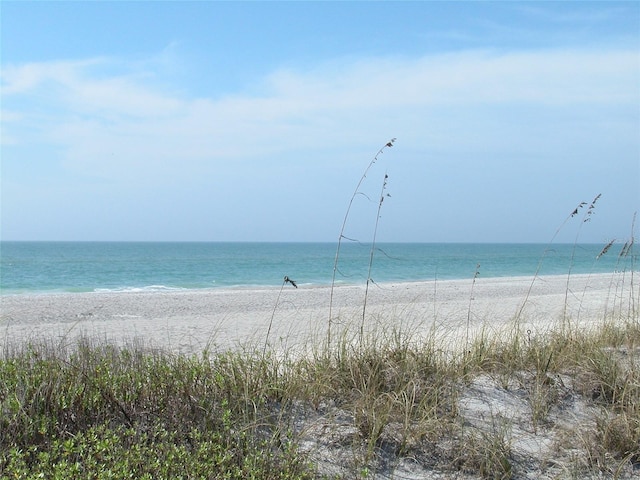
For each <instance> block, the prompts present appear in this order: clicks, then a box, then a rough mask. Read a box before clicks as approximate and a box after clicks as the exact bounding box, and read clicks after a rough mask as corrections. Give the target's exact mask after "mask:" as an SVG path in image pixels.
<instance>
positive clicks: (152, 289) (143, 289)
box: [93, 285, 188, 293]
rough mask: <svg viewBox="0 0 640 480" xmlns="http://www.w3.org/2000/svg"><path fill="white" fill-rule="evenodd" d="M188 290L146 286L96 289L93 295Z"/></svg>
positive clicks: (163, 286) (164, 286)
mask: <svg viewBox="0 0 640 480" xmlns="http://www.w3.org/2000/svg"><path fill="white" fill-rule="evenodd" d="M185 290H188V289H187V288H183V287H168V286H166V285H147V286H145V287H117V288H96V289H94V290H93V291H94V292H95V293H145V292H182V291H185Z"/></svg>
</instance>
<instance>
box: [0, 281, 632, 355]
mask: <svg viewBox="0 0 640 480" xmlns="http://www.w3.org/2000/svg"><path fill="white" fill-rule="evenodd" d="M632 278H633V279H634V285H633V286H632V284H631V279H632ZM639 278H640V275H639V274H635V276H632V275H631V274H630V273H629V272H627V273H625V274H622V273H615V274H597V275H573V276H570V277H569V276H567V275H558V276H540V277H537V278H535V279H533V277H509V278H503V277H502V278H500V277H499V278H477V279H476V280H475V281H473V279H468V280H442V281H424V282H412V283H384V284H379V285H377V284H376V285H370V286H369V291H368V295H367V307H366V314H365V325H366V326H367V327H371V326H384V327H392V328H393V327H394V326H398V327H399V328H402V327H401V326H404V327H406V326H408V325H411V327H410V328H412V329H415V330H416V331H419V330H420V329H423V330H424V331H426V330H429V329H433V328H435V329H437V330H440V331H442V332H447V334H448V335H449V336H452V337H455V336H459V335H460V334H461V332H462V331H465V330H466V327H467V323H469V326H470V327H471V328H472V329H474V330H477V329H479V328H495V329H496V330H499V329H500V328H502V327H504V326H505V325H508V324H509V323H510V322H512V321H513V319H514V317H515V316H516V314H517V313H518V312H520V311H521V312H522V315H521V317H520V320H521V323H522V325H524V328H527V329H532V330H534V331H538V330H544V329H548V328H550V327H551V326H553V324H554V322H558V321H559V320H560V319H561V318H563V317H565V318H570V319H571V320H572V321H574V322H584V323H589V322H594V321H598V320H602V319H604V317H605V316H610V315H616V314H617V313H618V312H620V313H622V312H623V310H624V309H625V308H627V309H628V306H629V303H630V301H629V299H630V298H632V297H631V295H635V299H634V301H635V305H636V307H635V308H636V310H635V312H636V315H637V312H638V306H639V305H640V298H638V292H639V291H640V285H638V283H639V282H638V279H639ZM299 287H300V288H297V289H296V288H293V287H291V286H288V285H287V286H284V287H283V288H274V287H261V288H242V289H240V288H239V289H231V288H230V289H220V288H212V289H202V290H173V289H159V290H151V291H149V290H144V289H142V290H140V291H131V290H127V291H125V292H113V291H105V292H99V293H65V294H52V295H9V296H2V297H0V301H1V303H0V312H1V321H0V345H1V344H3V343H6V342H19V341H24V340H27V339H36V338H47V339H53V340H60V341H63V340H64V341H68V340H70V339H73V338H75V337H77V336H79V335H86V336H97V337H100V338H104V339H108V340H114V341H127V340H133V339H136V340H142V341H144V342H145V343H148V344H151V345H155V346H161V347H164V348H167V349H170V350H173V351H180V352H199V351H202V350H203V349H205V348H208V347H216V348H228V347H232V346H234V345H237V344H243V343H246V342H252V341H253V342H255V343H257V344H261V343H264V341H265V336H266V332H267V330H268V326H269V323H270V322H271V321H273V325H272V329H271V333H270V338H269V342H270V343H271V344H272V345H274V347H275V348H290V347H292V346H293V345H296V344H300V343H304V342H309V341H311V339H315V340H318V339H319V338H321V337H323V335H324V333H325V332H326V329H327V326H328V323H329V301H330V296H331V289H330V287H318V286H305V285H299ZM364 295H365V286H364V285H341V286H337V287H335V289H334V292H333V307H332V317H333V320H332V328H333V329H335V330H334V331H336V332H337V331H338V330H339V329H342V328H347V327H350V326H351V327H352V326H354V325H360V322H361V321H362V310H363V303H364ZM276 302H277V303H276ZM407 328H408V327H407Z"/></svg>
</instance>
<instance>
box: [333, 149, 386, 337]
mask: <svg viewBox="0 0 640 480" xmlns="http://www.w3.org/2000/svg"><path fill="white" fill-rule="evenodd" d="M395 141H396V139H395V138H392V139H391V140H390V141H388V142H387V143H385V144H384V145H383V146H382V148H380V150H378V152H377V153H376V154H375V156H374V157H373V159H372V160H371V161H370V162H369V165H367V168H365V170H364V173H363V174H362V176H361V177H360V180H359V181H358V184H357V185H356V188H355V190H354V191H353V195H351V199H350V200H349V205H348V206H347V211H346V212H345V215H344V219H343V220H342V227H341V228H340V235H339V236H338V245H337V247H336V255H335V259H334V262H333V273H332V276H331V290H330V295H329V319H328V324H327V347H328V348H329V349H330V348H331V325H332V323H333V292H334V288H335V283H336V273H337V271H338V260H339V258H340V247H341V246H342V239H343V238H345V236H344V231H345V228H346V226H347V221H348V220H349V213H350V212H351V206H352V205H353V201H354V200H355V198H356V196H357V195H358V194H359V193H360V186H361V185H362V182H364V180H365V178H367V173H369V170H370V169H371V167H372V166H373V165H374V164H375V163H376V162H377V161H378V157H379V156H380V155H381V154H382V153H383V152H384V150H385V149H386V148H391V147H393V144H394V142H395Z"/></svg>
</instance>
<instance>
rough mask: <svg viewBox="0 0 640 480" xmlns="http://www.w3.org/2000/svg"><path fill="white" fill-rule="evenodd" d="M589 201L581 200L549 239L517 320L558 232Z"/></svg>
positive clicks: (516, 317)
mask: <svg viewBox="0 0 640 480" xmlns="http://www.w3.org/2000/svg"><path fill="white" fill-rule="evenodd" d="M586 204H587V203H586V202H580V203H579V204H578V206H577V207H576V208H575V209H573V211H572V212H571V213H570V214H569V215H567V217H566V218H565V219H564V221H563V222H562V224H560V226H559V227H558V228H557V229H556V232H555V233H554V234H553V237H551V240H549V243H548V244H547V246H546V248H545V249H544V252H542V256H541V257H540V260H539V261H538V266H537V267H536V271H535V273H534V274H533V278H532V279H531V283H530V284H529V288H528V290H527V293H526V295H525V296H524V300H523V301H522V304H521V305H520V308H519V309H518V313H516V316H515V319H516V321H518V320H520V319H521V317H522V312H523V311H524V307H525V306H526V305H527V302H528V301H529V297H530V296H531V291H532V290H533V285H534V283H535V282H536V279H537V278H538V275H539V274H540V269H541V268H542V264H543V263H544V259H545V257H546V256H547V253H548V252H549V250H550V248H551V245H553V242H554V241H555V239H556V237H557V236H558V234H559V233H560V231H561V230H562V229H563V228H564V226H565V225H566V224H567V222H569V220H571V219H572V218H573V217H575V216H577V215H578V211H579V210H580V209H581V208H582V207H584V206H585V205H586Z"/></svg>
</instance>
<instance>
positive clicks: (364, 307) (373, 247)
mask: <svg viewBox="0 0 640 480" xmlns="http://www.w3.org/2000/svg"><path fill="white" fill-rule="evenodd" d="M388 179H389V175H387V174H386V173H385V174H384V180H383V181H382V189H381V190H380V201H379V202H378V211H377V213H376V223H375V227H374V229H373V239H372V240H371V250H370V251H369V268H368V270H367V283H366V285H365V289H364V301H363V302H362V324H361V325H360V340H362V335H363V332H364V321H365V314H366V311H367V297H368V295H369V284H370V283H371V282H372V279H371V268H372V267H373V255H374V253H375V250H376V237H377V234H378V223H379V222H380V210H381V209H382V203H383V202H384V198H385V193H384V192H385V190H386V189H387V180H388ZM386 196H389V194H387V195H386Z"/></svg>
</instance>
